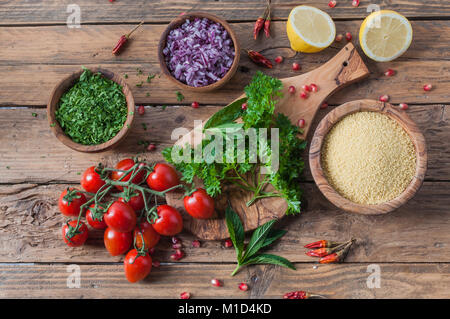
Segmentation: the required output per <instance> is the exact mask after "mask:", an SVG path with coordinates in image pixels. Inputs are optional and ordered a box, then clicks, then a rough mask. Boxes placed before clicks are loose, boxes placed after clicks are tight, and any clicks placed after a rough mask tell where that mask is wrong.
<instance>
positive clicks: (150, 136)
mask: <svg viewBox="0 0 450 319" xmlns="http://www.w3.org/2000/svg"><path fill="white" fill-rule="evenodd" d="M338 94H339V93H338ZM331 109H332V107H329V108H328V109H326V110H319V113H318V115H317V116H316V119H315V122H314V124H313V127H312V129H315V127H316V126H317V123H318V122H319V121H320V120H321V119H322V118H323V117H324V116H325V115H326V114H327V112H329V111H330V110H331ZM217 110H219V107H204V106H201V107H200V108H198V109H192V108H191V107H185V106H183V107H168V108H166V109H165V110H163V109H162V108H161V107H146V112H145V115H144V116H139V115H136V118H135V123H134V125H133V127H132V128H131V131H130V134H129V136H127V138H126V139H125V140H124V142H123V143H121V144H120V145H119V146H118V147H117V149H116V150H115V151H107V152H105V153H101V154H91V155H90V156H89V157H87V156H85V155H83V154H80V153H78V152H75V151H72V150H70V149H68V148H67V147H65V146H64V145H62V144H61V143H59V142H58V140H57V139H56V138H55V137H54V136H53V135H52V133H51V131H50V128H49V126H48V122H47V119H46V115H45V110H40V109H26V108H25V109H24V108H18V109H0V140H1V141H2V143H0V183H2V184H4V183H48V182H68V183H78V182H79V180H80V175H79V174H81V173H83V172H84V170H85V169H86V168H87V167H89V166H92V165H94V164H96V163H98V162H103V163H104V164H105V165H108V166H114V165H115V163H117V162H118V161H119V160H121V159H123V158H125V157H129V156H135V155H140V156H143V157H144V158H146V159H147V160H149V161H162V160H163V158H162V156H161V154H160V151H161V150H162V149H163V148H164V147H167V146H170V145H172V144H173V142H174V141H173V140H172V139H171V133H172V131H173V130H174V129H175V128H178V127H184V128H186V129H187V130H191V129H192V128H193V126H194V120H205V119H207V118H208V117H209V116H211V115H212V114H213V113H214V112H216V111H217ZM32 113H36V114H37V117H33V116H32ZM407 114H408V115H409V116H410V117H411V119H412V120H413V121H414V122H415V123H417V125H418V126H419V128H420V130H421V131H422V132H423V134H424V136H425V140H426V142H427V146H428V155H429V156H428V157H429V160H428V171H427V175H426V177H425V178H426V179H428V180H450V163H449V161H450V136H449V134H450V106H445V105H424V106H419V105H417V106H410V108H409V109H408V111H407ZM143 124H145V125H146V128H147V129H146V130H145V129H144V127H143ZM177 138H178V136H177ZM140 141H141V142H142V141H148V142H154V143H156V144H157V151H156V152H144V151H145V147H144V146H143V145H139V142H140ZM307 158H308V152H307V151H305V154H304V159H305V163H306V164H307V165H306V166H307V167H306V171H305V177H304V179H305V180H307V181H312V180H313V179H312V176H311V174H310V172H309V166H308V161H307ZM44 172H45V173H44Z"/></svg>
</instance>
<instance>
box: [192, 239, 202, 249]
mask: <svg viewBox="0 0 450 319" xmlns="http://www.w3.org/2000/svg"><path fill="white" fill-rule="evenodd" d="M200 246H201V244H200V241H199V240H194V241H193V242H192V247H194V248H199V247H200Z"/></svg>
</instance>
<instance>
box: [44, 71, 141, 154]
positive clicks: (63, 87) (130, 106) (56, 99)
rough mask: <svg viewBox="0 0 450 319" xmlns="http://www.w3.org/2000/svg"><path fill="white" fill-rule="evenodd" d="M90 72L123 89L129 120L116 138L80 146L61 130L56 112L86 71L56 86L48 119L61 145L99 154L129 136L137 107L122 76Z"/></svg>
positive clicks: (71, 76) (73, 74)
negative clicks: (64, 97)
mask: <svg viewBox="0 0 450 319" xmlns="http://www.w3.org/2000/svg"><path fill="white" fill-rule="evenodd" d="M90 71H91V72H92V73H101V74H102V75H103V77H105V78H107V79H108V80H111V81H113V82H115V83H117V84H119V85H120V86H121V87H122V92H123V94H124V96H125V99H126V104H127V105H126V106H127V119H126V121H125V123H124V124H123V127H122V129H121V130H120V131H119V132H118V133H117V134H116V136H114V137H113V138H112V139H110V140H109V141H106V142H104V143H101V144H97V145H83V144H79V143H76V142H74V141H72V139H71V138H70V137H69V136H67V135H66V134H65V133H64V130H63V129H62V128H61V126H60V125H59V122H58V120H57V119H56V115H55V112H56V110H57V109H58V108H59V103H60V99H61V97H62V96H63V94H64V93H66V92H67V91H68V90H70V88H71V87H72V86H74V85H75V83H77V82H78V81H79V79H80V76H81V74H83V72H84V70H80V71H76V72H73V73H72V74H70V75H69V76H67V77H66V78H64V79H62V80H61V81H60V82H59V83H58V84H57V85H56V86H55V88H54V89H53V90H52V93H50V99H49V101H48V104H47V118H48V123H49V126H50V129H51V131H52V132H53V134H54V135H55V136H56V138H57V139H58V140H59V141H60V142H61V143H63V144H64V145H66V146H67V147H70V148H71V149H73V150H75V151H78V152H85V153H97V152H103V151H106V150H109V149H112V148H114V147H116V146H117V145H118V144H119V143H120V142H121V141H123V140H124V138H125V137H126V136H127V135H128V133H129V132H130V128H131V125H132V124H133V119H134V110H135V105H134V99H133V94H132V93H131V90H130V88H129V86H128V85H127V83H126V82H125V79H124V78H123V77H122V76H120V75H118V74H115V73H114V72H111V71H109V70H105V69H100V68H92V69H90Z"/></svg>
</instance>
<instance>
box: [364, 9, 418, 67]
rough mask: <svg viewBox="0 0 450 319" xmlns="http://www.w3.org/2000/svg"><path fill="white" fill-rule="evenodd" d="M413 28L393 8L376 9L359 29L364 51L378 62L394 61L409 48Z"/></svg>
mask: <svg viewBox="0 0 450 319" xmlns="http://www.w3.org/2000/svg"><path fill="white" fill-rule="evenodd" d="M412 35H413V30H412V27H411V24H410V23H409V21H408V19H406V18H405V17H404V16H402V15H401V14H399V13H397V12H395V11H391V10H381V11H375V12H373V13H372V14H370V15H369V16H368V17H367V18H366V19H364V21H363V23H362V24H361V28H360V29H359V43H360V45H361V48H362V49H363V51H364V53H365V54H366V55H367V56H368V57H369V58H371V59H373V60H375V61H378V62H387V61H392V60H394V59H396V58H398V57H399V56H400V55H402V54H403V53H405V51H406V50H408V48H409V45H410V44H411V41H412Z"/></svg>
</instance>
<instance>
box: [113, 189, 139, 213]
mask: <svg viewBox="0 0 450 319" xmlns="http://www.w3.org/2000/svg"><path fill="white" fill-rule="evenodd" d="M118 200H119V201H121V202H123V203H127V204H128V205H130V206H131V208H133V210H134V211H135V212H139V211H141V210H143V209H144V207H145V203H144V197H143V196H142V193H141V192H136V193H134V194H132V197H130V200H129V201H126V200H125V198H123V197H119V199H118Z"/></svg>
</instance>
